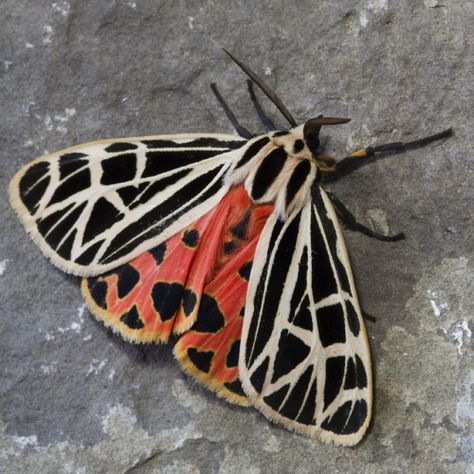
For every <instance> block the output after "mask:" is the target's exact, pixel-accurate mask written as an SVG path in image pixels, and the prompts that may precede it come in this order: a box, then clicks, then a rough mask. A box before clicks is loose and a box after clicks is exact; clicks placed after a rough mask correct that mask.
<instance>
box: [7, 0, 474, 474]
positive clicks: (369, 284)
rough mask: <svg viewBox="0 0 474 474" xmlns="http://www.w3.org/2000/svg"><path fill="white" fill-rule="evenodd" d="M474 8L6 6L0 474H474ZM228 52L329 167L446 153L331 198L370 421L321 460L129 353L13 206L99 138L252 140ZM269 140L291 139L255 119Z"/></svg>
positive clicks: (250, 115) (366, 176)
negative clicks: (343, 221)
mask: <svg viewBox="0 0 474 474" xmlns="http://www.w3.org/2000/svg"><path fill="white" fill-rule="evenodd" d="M473 22H474V7H473V4H472V2H470V1H469V0H459V1H456V2H454V1H449V0H446V1H445V2H439V1H438V0H424V1H411V0H402V1H399V2H388V1H386V0H355V1H348V0H342V1H339V2H333V1H329V0H323V1H319V2H314V1H308V0H304V1H299V2H288V1H281V0H277V1H263V2H250V1H235V2H223V1H218V0H215V1H204V2H197V1H190V0H187V1H186V0H184V1H179V2H176V1H160V2H154V1H151V0H136V1H131V0H113V1H112V0H104V1H102V2H92V1H90V0H57V1H54V2H53V1H50V0H36V1H35V2H28V3H27V2H18V1H15V0H2V2H1V4H0V44H1V48H0V114H1V119H0V142H1V147H0V154H1V157H0V159H1V163H2V167H1V170H0V180H1V184H0V190H1V193H2V194H1V198H0V216H1V223H2V226H1V229H0V233H1V238H0V295H1V297H0V327H1V330H0V344H1V345H0V355H1V359H2V364H1V368H0V374H1V382H0V394H1V395H0V472H7V473H17V472H27V473H38V472H48V473H51V472H74V473H75V472H78V473H97V472H104V473H105V472H113V473H115V472H140V473H151V472H160V473H175V472H176V473H199V472H200V473H208V472H209V473H239V474H241V473H243V472H245V473H282V472H283V473H285V472H288V473H290V472H291V473H293V472H298V473H314V472H317V473H347V472H350V473H356V472H357V473H359V472H367V473H395V472H418V473H424V472H429V473H445V472H447V473H461V472H473V464H472V463H473V462H474V436H473V426H474V409H473V400H472V393H473V392H472V390H473V384H474V371H473V366H474V364H473V352H472V344H473V342H472V341H473V339H472V331H473V330H474V329H473V321H472V319H473V314H474V300H473V295H474V258H473V255H474V239H473V226H474V221H473V209H474V191H473V189H474V188H473V185H474V158H473V147H472V126H473V123H474V112H473V111H474V107H473V75H474V68H473V48H472V25H473ZM222 46H225V47H227V48H229V49H230V50H231V51H233V52H234V53H235V54H236V55H237V56H238V57H240V58H242V59H244V60H246V61H248V62H249V63H250V64H252V65H253V67H254V68H255V69H256V70H258V71H260V72H261V73H263V75H264V77H265V79H266V80H267V81H268V82H269V84H270V85H271V86H272V87H274V88H275V89H276V90H277V91H278V93H279V94H280V95H281V96H282V98H283V99H284V101H285V102H286V104H287V106H288V108H289V109H290V110H291V111H292V112H293V113H294V114H295V115H296V116H297V117H298V118H299V119H300V120H303V119H305V118H309V117H311V116H315V115H317V114H319V113H325V114H327V115H341V116H350V117H352V122H351V123H350V124H348V125H346V126H343V127H335V128H333V129H331V130H326V132H327V137H328V139H327V146H328V149H329V150H330V151H332V152H333V153H334V154H335V155H336V156H339V157H341V156H344V155H345V154H346V153H347V152H348V151H349V150H351V149H353V148H355V147H358V146H363V145H368V144H374V143H384V142H389V141H395V140H399V139H403V140H409V139H414V138H417V137H420V136H423V135H426V134H430V133H434V132H438V131H441V130H443V129H445V128H447V127H449V126H453V127H454V128H455V130H456V136H455V137H454V138H452V139H450V140H448V141H444V142H440V143H436V144H434V145H431V146H429V147H426V148H424V149H422V150H416V151H412V152H410V153H407V154H405V155H401V156H398V157H393V158H390V159H387V160H382V161H379V162H377V163H375V164H373V165H371V166H367V167H364V168H361V169H360V170H358V171H357V172H355V173H354V174H353V175H351V176H349V177H347V178H346V179H344V180H341V181H340V182H338V183H336V184H334V185H333V186H332V189H333V190H334V191H335V192H336V193H337V194H338V196H339V197H340V199H341V200H342V201H343V202H344V203H345V204H346V205H347V206H348V207H349V208H350V209H352V210H353V211H354V213H355V214H356V216H357V217H358V218H359V220H362V221H363V222H366V223H369V224H370V225H373V226H374V227H375V228H378V229H380V230H381V231H386V230H389V231H390V232H392V233H393V232H398V231H401V230H403V231H405V232H406V233H407V235H408V238H407V240H405V241H403V242H400V243H396V244H387V243H382V242H378V241H375V240H373V239H368V238H366V237H364V236H362V235H360V234H353V233H350V232H346V236H347V237H346V238H347V244H348V247H349V250H350V253H351V257H352V262H353V267H354V271H355V275H356V277H357V283H358V287H359V293H360V297H361V301H362V304H363V306H364V307H365V309H366V311H367V312H369V313H370V314H373V315H376V316H377V317H378V319H377V323H376V324H371V323H369V325H368V331H369V334H370V341H371V346H372V351H373V361H374V367H375V373H376V405H375V417H374V421H373V424H372V427H371V430H370V431H369V433H368V434H367V436H366V437H365V439H364V441H363V442H362V443H361V444H360V445H359V446H357V447H356V448H342V447H334V446H329V445H326V444H323V443H320V442H318V441H315V440H310V439H307V438H305V437H302V436H299V435H296V434H293V433H290V432H287V431H286V430H284V429H282V428H279V427H277V426H274V425H271V424H270V423H268V422H267V421H266V419H264V418H263V417H262V416H261V415H260V414H259V413H258V412H257V411H255V410H252V409H241V408H236V407H234V406H231V405H229V404H226V403H225V402H224V401H222V400H220V399H218V398H217V397H215V396H214V395H213V394H212V393H209V392H208V391H206V390H205V389H203V388H201V387H200V386H199V385H198V384H197V383H195V382H194V381H193V380H191V379H190V378H189V377H187V376H185V375H184V374H183V373H182V372H181V370H180V368H179V367H178V365H177V363H176V362H175V361H174V359H173V356H172V352H171V348H170V347H169V346H146V347H142V346H133V345H131V344H128V343H126V342H123V341H122V340H121V339H120V338H119V337H117V336H114V335H112V334H111V333H110V331H108V330H106V329H105V328H104V327H103V326H102V325H101V324H99V323H97V322H96V321H95V320H93V318H92V317H91V316H90V314H89V313H88V311H87V310H86V309H85V306H84V304H83V302H82V299H81V296H80V292H79V288H78V281H77V279H76V278H75V277H71V276H67V275H65V274H63V273H62V272H60V271H59V270H57V269H55V268H53V267H52V266H51V265H50V263H49V262H48V261H47V260H46V259H45V258H44V257H43V256H42V254H41V253H40V251H39V250H38V249H37V247H36V246H35V245H34V244H33V243H32V242H31V240H30V239H29V238H28V237H27V235H26V234H25V232H24V230H23V228H22V226H21V224H20V223H19V221H18V220H17V219H16V217H15V216H14V213H13V211H12V210H11V208H10V207H9V204H8V201H7V193H6V190H7V184H8V181H9V180H10V178H11V177H12V176H13V174H14V173H15V171H16V170H17V169H19V167H20V166H21V165H23V164H24V163H26V162H28V161H30V160H32V159H33V158H35V157H37V156H39V155H42V154H44V153H45V152H47V151H55V150H58V149H61V148H65V147H67V146H69V145H72V144H77V143H81V142H85V141H89V140H92V139H96V138H105V137H114V136H134V135H147V134H157V133H170V132H189V131H216V132H217V131H221V132H229V131H231V128H230V126H229V124H228V122H227V120H226V119H225V117H224V115H223V113H222V111H221V110H220V109H219V107H218V105H217V104H216V101H215V99H214V97H213V96H212V95H211V93H210V91H209V83H210V82H211V81H217V82H218V84H219V86H220V89H221V92H222V93H223V94H224V95H225V96H226V97H227V98H228V100H229V102H230V104H231V105H232V106H233V108H234V110H235V111H236V112H237V115H238V116H239V117H240V118H241V120H242V123H243V124H245V125H247V126H248V127H249V128H251V129H252V130H254V131H261V130H262V127H261V126H260V125H259V123H258V120H257V119H256V117H255V114H254V112H253V110H252V107H251V104H250V102H249V100H248V97H247V94H246V87H245V80H244V76H243V74H242V73H241V72H240V71H239V70H238V68H237V67H236V66H235V65H234V64H232V63H231V61H230V60H229V59H228V58H227V57H225V55H224V54H223V53H222V52H221V50H220V48H221V47H222ZM264 103H265V105H266V107H267V109H268V110H269V111H270V112H271V113H272V114H273V116H274V117H275V118H276V120H277V121H278V122H279V123H280V124H281V125H284V121H283V119H281V117H279V115H278V114H277V113H276V112H275V110H274V108H273V107H272V106H270V105H268V104H267V103H266V102H264Z"/></svg>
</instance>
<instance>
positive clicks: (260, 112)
mask: <svg viewBox="0 0 474 474" xmlns="http://www.w3.org/2000/svg"><path fill="white" fill-rule="evenodd" d="M247 87H248V90H249V94H250V100H251V101H252V103H253V105H254V107H255V110H256V111H257V114H258V118H259V119H260V121H261V122H262V123H263V126H264V127H265V128H266V129H267V130H276V127H275V124H274V123H273V122H272V120H271V119H270V118H269V117H268V116H267V114H266V113H265V111H264V110H263V108H262V106H261V105H260V102H259V101H258V99H257V96H256V95H255V91H254V88H253V82H252V81H251V80H250V79H247Z"/></svg>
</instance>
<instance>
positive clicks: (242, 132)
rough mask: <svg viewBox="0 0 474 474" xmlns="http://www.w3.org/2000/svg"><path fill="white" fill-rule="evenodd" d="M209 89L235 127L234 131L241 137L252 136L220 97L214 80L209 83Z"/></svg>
mask: <svg viewBox="0 0 474 474" xmlns="http://www.w3.org/2000/svg"><path fill="white" fill-rule="evenodd" d="M211 89H212V92H214V95H215V96H216V99H217V100H218V102H219V104H221V107H222V108H223V109H224V112H225V114H226V115H227V118H228V119H229V121H230V123H231V124H232V126H233V127H234V128H235V131H236V132H237V133H238V134H239V135H240V136H241V137H243V138H252V137H253V135H252V134H251V133H250V132H249V131H248V130H247V129H246V128H245V127H242V125H240V123H239V122H238V120H237V119H236V117H235V115H234V114H233V113H232V110H230V108H229V106H228V105H227V103H226V101H225V100H224V99H223V98H222V96H221V94H220V93H219V91H218V90H217V87H216V84H215V83H214V82H213V83H212V84H211Z"/></svg>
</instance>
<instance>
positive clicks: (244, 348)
mask: <svg viewBox="0 0 474 474" xmlns="http://www.w3.org/2000/svg"><path fill="white" fill-rule="evenodd" d="M227 53H228V52H227ZM228 54H229V56H230V57H231V58H232V59H233V60H234V61H235V62H236V63H237V64H238V65H239V66H240V67H241V68H242V69H243V70H244V72H246V74H247V75H248V76H249V77H250V80H249V82H248V84H249V91H250V97H251V99H252V101H253V103H254V105H255V107H256V109H257V112H258V114H259V116H260V117H261V119H262V122H263V123H264V125H266V126H267V128H268V129H269V130H268V132H267V133H264V134H261V135H256V136H254V135H252V134H250V133H249V132H248V131H247V130H246V129H245V128H244V127H242V126H241V125H240V124H239V123H238V121H237V120H236V118H235V116H234V115H233V113H232V112H231V111H230V109H229V107H228V106H227V104H226V102H225V101H224V100H223V98H222V96H221V95H220V94H219V92H218V91H217V88H216V87H215V85H212V88H213V91H214V93H215V95H216V97H217V99H218V100H219V102H220V103H221V105H222V106H223V108H224V110H225V112H226V114H227V116H228V117H229V119H230V120H231V122H232V124H233V125H234V127H235V129H236V130H237V132H238V133H239V136H235V135H226V134H205V133H199V134H177V135H157V136H148V137H135V138H124V139H109V140H101V141H96V142H91V143H86V144H83V145H79V146H74V147H72V148H68V149H65V150H62V151H59V152H57V153H52V154H50V155H47V156H43V157H40V158H38V159H37V160H35V161H33V162H32V163H30V164H28V165H26V166H25V167H23V168H22V169H21V170H20V171H19V172H18V173H17V174H16V176H15V177H14V178H13V179H12V181H11V184H10V200H11V204H12V206H13V208H14V209H15V211H16V213H17V214H18V216H19V218H20V219H21V221H22V222H23V224H24V226H25V228H26V230H27V232H28V233H29V234H30V235H31V237H32V238H33V240H34V241H35V243H36V244H37V245H38V246H39V247H40V249H41V250H42V251H43V253H44V254H45V255H46V256H47V257H48V258H49V259H50V260H51V261H52V262H53V264H55V265H56V266H58V267H59V268H61V269H62V270H64V271H65V272H68V273H72V274H74V275H79V276H81V277H82V285H81V287H82V293H83V295H84V297H85V299H86V301H87V303H88V305H89V308H90V310H91V312H92V313H93V314H94V315H95V316H96V317H97V318H98V319H99V320H101V321H103V322H104V323H105V325H106V326H109V327H111V328H112V329H113V331H115V332H116V333H119V334H120V335H122V336H123V337H124V338H125V339H127V340H129V341H132V342H135V343H145V342H167V341H168V340H169V339H170V337H172V336H178V340H177V342H176V344H175V346H174V354H175V356H176V358H177V360H178V361H179V363H180V364H181V366H182V367H183V369H184V370H185V371H186V372H187V373H188V374H191V375H192V376H194V377H195V378H196V379H197V380H198V381H199V382H200V383H202V384H204V385H205V386H206V387H208V388H209V389H211V390H213V391H214V392H216V393H217V394H218V395H219V396H221V397H223V398H225V399H226V400H228V401H230V402H232V403H235V404H238V405H243V406H249V405H251V406H254V407H256V408H257V409H258V410H260V411H261V412H262V413H263V414H264V415H265V416H266V417H267V418H269V419H270V420H272V421H274V422H277V423H280V424H282V425H283V426H285V427H286V428H288V429H290V430H294V431H296V432H298V433H302V434H305V435H308V436H311V437H314V438H318V439H321V440H322V441H326V442H333V443H335V444H340V445H355V444H356V443H358V442H359V441H360V440H361V438H362V437H363V435H364V433H365V432H366V430H367V427H368V425H369V423H370V420H371V413H372V397H373V395H372V393H373V386H372V385H373V382H372V373H371V359H370V350H369V343H368V340H367V334H366V330H365V326H364V320H363V312H362V311H361V308H360V304H359V301H358V298H357V294H356V289H355V285H354V279H353V275H352V271H351V267H350V263H349V258H348V255H347V251H346V247H345V244H344V240H343V236H342V232H341V229H340V226H339V224H338V217H339V218H342V220H343V221H344V222H345V224H346V225H347V226H348V227H349V228H351V229H354V230H359V231H361V232H363V233H366V234H368V235H371V236H373V237H376V238H379V239H381V240H388V241H395V240H399V239H401V238H403V235H402V234H398V235H396V236H392V237H390V236H383V235H380V234H377V233H375V232H373V231H371V230H370V229H368V228H367V227H364V226H363V225H361V224H359V223H357V222H356V221H355V219H354V218H353V216H352V215H351V214H350V212H349V211H348V210H347V209H346V208H345V207H344V206H343V205H342V203H341V202H340V201H339V200H338V199H337V198H336V197H335V196H333V195H332V194H330V193H327V192H325V191H324V189H323V187H322V184H323V183H324V182H325V181H329V180H331V179H336V178H338V177H340V176H343V175H345V174H348V173H349V172H350V171H351V170H352V169H355V168H356V167H358V166H359V165H360V164H361V163H364V162H365V161H371V160H373V159H375V158H376V157H378V156H381V155H382V154H386V153H396V152H401V151H404V150H406V149H408V148H413V147H418V146H423V145H425V144H427V143H431V142H433V141H434V140H439V139H442V138H447V137H449V136H450V135H451V134H452V130H451V129H450V130H446V131H445V132H442V133H440V134H437V135H433V136H431V137H427V138H424V139H421V140H416V141H414V142H410V143H399V142H397V143H390V144H387V145H381V146H375V147H368V148H363V149H360V150H358V151H355V152H353V153H351V154H350V155H348V156H347V157H346V158H345V159H343V160H340V161H337V162H336V160H335V159H334V158H332V157H329V156H327V155H325V154H324V153H323V151H322V147H321V146H320V140H319V133H320V130H321V127H322V126H329V125H336V124H343V123H346V122H348V121H349V119H346V118H334V117H325V116H322V115H320V116H318V117H316V118H312V119H310V120H307V121H306V122H304V123H303V124H301V125H298V124H297V122H296V121H295V119H294V118H293V116H292V115H291V113H290V112H289V111H288V109H287V108H286V107H285V106H284V105H283V103H282V101H281V100H280V99H279V98H278V96H277V95H276V94H275V93H274V92H273V91H272V90H271V89H270V88H269V87H268V86H267V85H266V84H265V83H264V82H263V81H262V79H261V78H260V77H258V76H257V74H256V73H255V72H253V71H252V70H251V69H250V68H249V67H248V66H246V65H245V64H243V63H242V62H240V61H239V60H238V59H236V58H235V57H234V56H233V55H232V54H230V53H228ZM254 83H255V84H257V85H258V86H259V87H260V88H261V89H262V91H263V92H264V93H265V94H266V95H267V96H268V97H269V98H270V100H271V101H272V102H273V103H274V104H275V105H276V106H277V108H278V109H279V110H280V112H281V113H282V114H283V116H284V117H285V118H286V119H287V120H288V122H289V124H290V126H291V127H290V128H289V129H287V130H277V129H276V127H275V126H274V124H273V122H272V121H271V120H270V119H269V118H268V117H267V116H266V114H265V113H264V111H263V109H262V107H261V105H260V103H259V102H258V100H257V98H256V96H255V92H254V89H253V84H254Z"/></svg>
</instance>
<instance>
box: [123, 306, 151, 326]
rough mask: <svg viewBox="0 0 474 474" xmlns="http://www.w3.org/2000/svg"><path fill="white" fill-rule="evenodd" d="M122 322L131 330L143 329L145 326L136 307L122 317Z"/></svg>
mask: <svg viewBox="0 0 474 474" xmlns="http://www.w3.org/2000/svg"><path fill="white" fill-rule="evenodd" d="M120 321H122V323H123V324H125V325H126V326H128V327H129V328H130V329H142V328H143V327H144V326H145V325H144V324H143V322H142V320H141V319H140V316H139V315H138V311H137V307H136V306H133V308H132V309H131V310H130V311H128V312H127V313H125V314H124V315H122V316H121V317H120Z"/></svg>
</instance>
